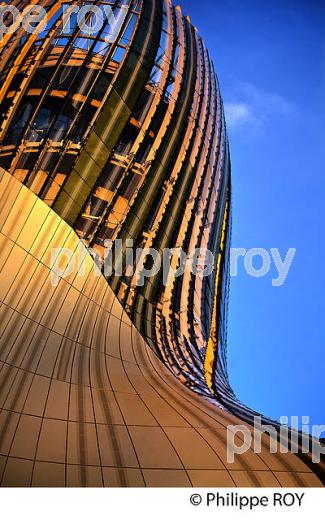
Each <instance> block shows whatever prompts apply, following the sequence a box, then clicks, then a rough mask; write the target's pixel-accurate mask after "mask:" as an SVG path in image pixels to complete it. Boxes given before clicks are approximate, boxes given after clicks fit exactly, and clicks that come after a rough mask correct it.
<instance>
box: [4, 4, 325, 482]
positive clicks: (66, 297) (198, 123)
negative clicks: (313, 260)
mask: <svg viewBox="0 0 325 520" xmlns="http://www.w3.org/2000/svg"><path fill="white" fill-rule="evenodd" d="M27 4H28V2H24V1H23V2H20V1H17V2H11V5H12V6H16V7H17V9H20V10H22V9H24V8H25V7H26V5H27ZM37 4H38V5H40V6H42V7H43V8H44V9H45V10H46V12H47V20H46V25H45V26H44V27H43V28H42V30H39V31H38V32H36V33H35V32H32V33H27V32H26V30H25V28H24V27H23V26H21V27H20V28H18V29H17V30H16V31H15V33H13V34H11V33H10V32H8V33H6V34H4V36H3V40H2V43H1V44H0V52H1V65H0V86H1V88H0V102H1V114H2V116H1V123H0V124H1V127H0V167H2V168H3V170H2V174H1V193H2V199H1V208H0V214H1V242H2V246H1V251H2V254H1V272H0V286H1V289H0V295H1V302H2V305H1V307H0V312H1V334H2V335H1V340H0V384H1V391H0V396H1V401H0V407H1V415H0V428H1V429H2V435H1V440H0V476H1V479H2V480H1V483H2V485H4V486H6V485H23V486H30V485H50V486H51V485H60V486H64V485H74V486H91V485H95V486H100V485H105V486H114V485H119V486H136V485H139V486H144V485H146V486H160V485H170V486H177V485H181V486H190V485H194V486H200V485H203V486H210V485H213V486H236V485H237V486H241V485H251V486H278V485H283V486H286V485H294V484H296V485H297V484H298V485H301V486H311V485H321V481H320V480H319V477H318V476H317V475H316V473H315V471H317V474H318V475H320V473H321V470H319V469H317V470H315V468H314V466H313V465H312V464H311V463H310V461H309V459H308V460H307V459H304V460H301V458H300V457H298V456H296V455H294V454H290V453H288V454H277V455H271V454H270V453H269V452H268V449H267V444H268V438H267V436H265V439H264V441H263V450H262V453H261V454H255V453H254V452H253V450H252V449H250V450H249V451H248V452H247V453H245V454H243V455H241V456H238V457H237V458H236V462H235V464H232V465H231V464H228V462H227V458H226V441H227V438H226V436H227V426H228V425H229V424H237V423H243V424H246V422H248V423H250V422H251V419H252V417H253V412H252V411H250V410H249V409H247V408H246V407H244V406H243V405H241V404H240V403H238V401H237V400H236V398H235V396H234V394H233V393H232V390H231V387H230V384H229V381H228V375H227V366H226V342H227V337H226V321H227V299H228V285H229V276H228V274H229V273H228V258H229V247H230V234H231V233H230V230H231V165H230V156H229V146H228V140H227V134H226V125H225V119H224V113H223V105H222V99H221V95H220V90H219V86H218V82H217V79H216V75H215V72H214V68H213V64H212V62H211V60H210V58H209V55H208V51H207V50H206V48H205V46H204V43H203V41H202V39H201V38H200V36H199V35H198V32H197V31H196V29H195V28H194V27H193V26H192V25H191V23H190V20H189V18H188V17H183V15H182V13H181V9H180V8H179V7H173V6H172V4H171V2H170V1H169V0H142V1H139V0H135V1H132V0H129V1H125V2H124V4H123V6H121V5H120V3H119V2H96V3H95V4H94V3H93V2H91V6H92V7H97V8H99V9H101V11H102V13H103V22H104V23H103V24H102V25H101V27H100V28H98V27H96V30H95V28H94V26H95V21H96V18H95V15H94V12H93V11H91V10H88V11H84V12H83V18H82V21H83V25H81V26H80V20H81V18H80V17H78V12H72V11H69V9H70V8H71V7H73V6H74V5H73V3H71V2H67V4H66V5H65V6H64V7H63V6H62V4H61V3H60V2H57V1H55V2H53V1H46V0H45V1H41V2H37ZM69 4H71V5H69ZM89 4H90V3H88V7H89ZM105 7H106V11H105V9H104V8H105ZM108 8H109V9H110V10H111V11H107V9H108ZM107 12H111V13H113V16H112V17H111V18H109V17H108V18H105V17H104V14H107ZM97 17H98V14H97ZM99 18H100V17H99ZM9 25H10V18H8V26H9ZM80 239H82V240H83V241H84V243H85V244H86V245H87V247H88V248H91V250H92V253H91V254H90V253H89V252H88V253H86V254H85V258H84V265H85V272H84V274H80V273H71V274H69V275H68V276H65V275H64V276H62V277H61V278H60V280H59V283H58V285H57V286H54V285H53V283H51V280H52V278H51V269H52V267H53V265H52V264H51V262H52V255H51V252H52V251H53V248H62V247H65V248H67V247H68V248H70V250H72V251H74V250H75V249H77V248H78V245H79V244H80ZM117 243H120V244H121V246H120V250H119V253H118V254H117V253H116V247H115V246H116V244H117ZM109 249H111V252H110V255H111V256H110V258H113V259H114V260H117V262H116V261H115V262H114V269H113V270H112V272H110V274H109V275H106V276H104V275H101V276H98V275H97V276H95V274H94V270H93V267H94V257H95V255H97V257H96V259H95V260H96V262H97V264H98V263H100V264H101V265H103V263H104V261H105V259H106V258H107V250H109ZM136 249H141V250H143V251H149V250H152V249H154V250H155V251H156V252H157V253H158V254H159V257H162V256H163V254H164V251H166V250H170V251H175V253H173V254H172V256H171V266H172V268H171V269H170V270H169V271H168V283H167V284H166V283H164V273H163V270H161V269H160V270H158V272H157V273H156V274H155V275H154V276H151V277H145V279H144V281H143V284H141V285H139V283H138V278H137V272H138V271H137V268H138V267H139V265H141V262H142V261H143V258H138V257H136V255H134V257H133V258H132V259H131V262H130V257H129V256H128V255H129V253H130V251H133V252H134V251H135V250H136ZM179 249H181V250H182V251H183V252H184V253H185V255H189V256H190V255H191V253H192V251H194V250H199V249H202V250H204V249H208V250H210V251H211V252H213V254H214V259H213V265H212V270H211V273H210V275H209V276H205V277H202V276H199V275H198V274H193V273H192V272H188V271H186V272H185V273H184V274H183V276H176V272H175V271H176V269H177V268H179V267H181V258H180V257H179V256H178V253H177V251H178V250H179ZM145 260H146V261H145V263H143V265H142V267H143V268H142V271H143V270H150V269H151V268H152V261H153V259H152V258H151V257H150V255H147V256H146V258H145ZM131 267H132V269H131V270H130V268H131ZM52 271H53V269H52ZM118 271H120V272H118ZM140 271H141V270H140ZM142 271H141V272H142ZM130 273H131V274H130ZM229 411H230V412H231V413H229ZM236 416H237V417H239V419H237V418H236Z"/></svg>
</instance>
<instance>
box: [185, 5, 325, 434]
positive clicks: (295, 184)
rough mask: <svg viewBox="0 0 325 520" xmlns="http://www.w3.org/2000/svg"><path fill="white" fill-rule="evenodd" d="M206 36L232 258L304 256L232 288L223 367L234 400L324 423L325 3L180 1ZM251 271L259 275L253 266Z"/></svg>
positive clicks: (242, 276)
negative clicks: (281, 272) (226, 156)
mask: <svg viewBox="0 0 325 520" xmlns="http://www.w3.org/2000/svg"><path fill="white" fill-rule="evenodd" d="M180 4H181V5H182V9H183V12H184V14H189V15H190V18H191V21H192V23H193V24H194V25H196V26H197V27H198V29H199V32H200V34H201V35H202V36H203V38H204V40H205V42H206V44H207V47H208V49H209V51H210V54H211V57H212V59H213V61H214V64H215V67H216V71H217V73H218V77H219V81H220V84H221V89H222V94H223V99H224V102H225V106H226V112H227V120H228V130H229V138H230V147H231V157H232V179H233V242H232V246H233V247H242V248H245V249H250V248H253V247H257V248H265V249H267V250H270V248H272V247H273V248H278V249H279V251H280V253H281V255H282V257H285V254H286V252H287V251H288V249H289V248H295V249H296V250H297V252H296V256H295V258H294V260H293V263H292V266H291V269H290V271H289V274H288V277H287V279H286V281H285V283H284V285H283V286H282V287H273V286H272V278H274V277H276V269H275V268H274V267H273V268H272V269H271V271H270V274H269V275H267V276H266V277H264V278H252V277H249V276H248V275H247V274H246V272H245V270H244V267H243V262H242V261H239V263H238V266H239V270H238V276H237V277H236V278H233V279H232V283H231V298H230V309H229V344H228V363H229V373H230V379H231V383H232V386H233V388H234V390H235V391H236V393H237V395H238V396H239V398H240V399H241V400H242V401H243V402H245V403H246V404H248V405H249V406H251V407H253V408H254V409H256V410H258V411H261V412H263V413H264V414H266V415H267V416H270V417H272V418H274V419H279V417H280V416H281V415H285V416H289V417H290V416H293V415H298V416H300V417H301V416H302V415H307V416H309V417H310V423H311V424H316V425H317V424H319V425H321V424H325V410H324V379H325V378H324V346H325V327H324V324H325V320H324V316H325V304H324V290H325V233H324V223H325V2H324V1H323V0H319V1H316V0H304V1H303V0H281V1H280V0H273V1H272V2H262V1H260V0H236V1H234V0H222V1H216V0H201V1H198V0H182V1H181V2H180ZM257 263H258V262H256V267H257Z"/></svg>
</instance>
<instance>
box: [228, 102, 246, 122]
mask: <svg viewBox="0 0 325 520" xmlns="http://www.w3.org/2000/svg"><path fill="white" fill-rule="evenodd" d="M225 115H226V120H227V124H228V126H230V127H236V126H241V125H243V124H245V123H247V122H249V121H251V119H252V113H251V108H250V106H249V105H248V104H247V103H225Z"/></svg>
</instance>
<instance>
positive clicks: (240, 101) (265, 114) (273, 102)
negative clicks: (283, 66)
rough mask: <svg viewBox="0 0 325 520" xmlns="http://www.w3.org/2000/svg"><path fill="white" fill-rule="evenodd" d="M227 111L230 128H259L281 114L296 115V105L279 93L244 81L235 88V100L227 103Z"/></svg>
mask: <svg viewBox="0 0 325 520" xmlns="http://www.w3.org/2000/svg"><path fill="white" fill-rule="evenodd" d="M225 113H226V120H227V124H228V127H229V128H232V129H236V128H239V127H240V128H242V127H243V126H245V127H247V128H251V129H252V130H257V129H261V127H262V126H263V125H264V124H265V123H267V122H268V121H270V120H272V119H275V118H277V117H279V116H288V117H289V116H292V115H294V114H295V113H296V107H295V105H294V104H293V103H291V102H290V101H288V100H287V99H285V98H284V97H283V96H281V95H279V94H276V93H274V92H267V91H264V90H261V89H258V88H257V87H256V86H255V85H253V84H251V83H244V84H241V85H240V86H239V87H237V88H236V89H235V90H234V94H233V100H231V101H228V102H226V103H225Z"/></svg>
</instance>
